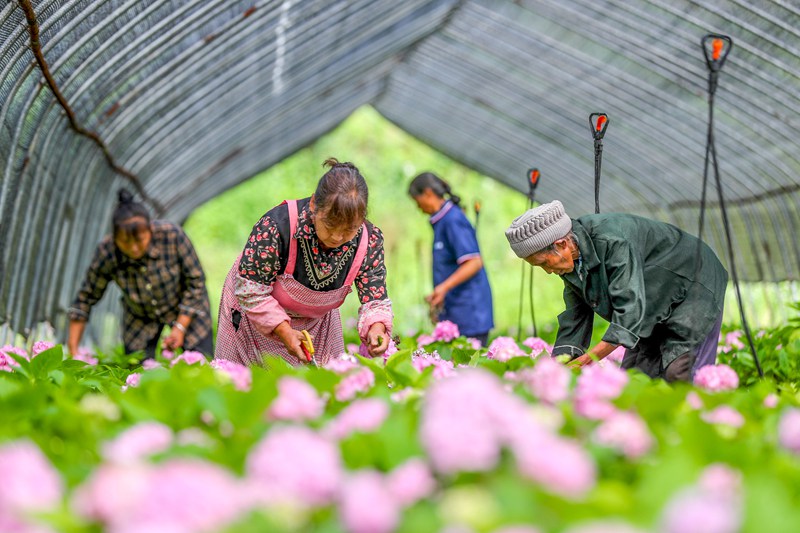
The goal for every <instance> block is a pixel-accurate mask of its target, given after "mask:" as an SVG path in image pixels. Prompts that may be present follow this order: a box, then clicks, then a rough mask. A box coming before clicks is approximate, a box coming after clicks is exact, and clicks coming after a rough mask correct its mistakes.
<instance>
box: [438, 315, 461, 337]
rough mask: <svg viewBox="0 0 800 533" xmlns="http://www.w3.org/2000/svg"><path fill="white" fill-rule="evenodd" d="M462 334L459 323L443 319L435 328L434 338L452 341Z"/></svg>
mask: <svg viewBox="0 0 800 533" xmlns="http://www.w3.org/2000/svg"><path fill="white" fill-rule="evenodd" d="M459 336H461V333H460V332H459V331H458V325H456V323H455V322H451V321H449V320H441V321H439V322H437V323H436V326H435V327H434V328H433V339H434V340H435V341H441V342H450V341H453V340H455V339H457V338H458V337H459Z"/></svg>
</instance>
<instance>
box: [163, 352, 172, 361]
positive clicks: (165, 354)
mask: <svg viewBox="0 0 800 533" xmlns="http://www.w3.org/2000/svg"><path fill="white" fill-rule="evenodd" d="M161 357H163V358H164V359H166V360H167V361H171V360H172V359H174V358H175V352H173V351H172V350H161Z"/></svg>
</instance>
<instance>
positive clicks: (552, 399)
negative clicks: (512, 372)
mask: <svg viewBox="0 0 800 533" xmlns="http://www.w3.org/2000/svg"><path fill="white" fill-rule="evenodd" d="M571 379H572V373H571V372H570V370H569V369H568V368H567V367H566V366H564V365H562V364H561V363H559V362H558V361H556V360H555V359H553V358H552V357H541V358H539V359H538V360H537V362H536V366H534V367H533V369H530V370H527V369H526V370H525V371H524V372H523V381H524V383H525V384H526V385H527V386H528V388H529V389H530V391H531V393H533V395H534V396H536V397H537V398H538V399H539V400H541V401H542V402H544V403H547V404H550V405H553V404H556V403H558V402H561V401H564V400H566V399H567V397H569V384H570V380H571Z"/></svg>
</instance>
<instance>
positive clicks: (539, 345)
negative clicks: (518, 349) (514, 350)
mask: <svg viewBox="0 0 800 533" xmlns="http://www.w3.org/2000/svg"><path fill="white" fill-rule="evenodd" d="M522 345H523V346H525V347H527V348H530V350H531V357H536V356H538V355H541V354H542V352H547V353H548V354H549V353H550V352H552V351H553V347H552V346H551V345H549V344H547V343H546V342H545V341H544V340H542V339H540V338H539V337H528V338H527V339H525V340H524V341H522Z"/></svg>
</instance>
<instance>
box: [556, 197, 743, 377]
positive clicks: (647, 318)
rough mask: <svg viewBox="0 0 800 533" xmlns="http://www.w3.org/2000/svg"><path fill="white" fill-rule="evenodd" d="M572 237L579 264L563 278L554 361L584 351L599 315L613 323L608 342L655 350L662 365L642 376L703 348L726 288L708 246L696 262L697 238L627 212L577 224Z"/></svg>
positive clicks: (656, 363) (723, 274)
mask: <svg viewBox="0 0 800 533" xmlns="http://www.w3.org/2000/svg"><path fill="white" fill-rule="evenodd" d="M572 231H573V233H574V234H575V237H576V239H577V241H578V248H579V250H580V259H579V260H578V261H576V262H575V270H573V271H572V272H570V273H568V274H564V275H562V276H561V278H562V279H563V280H564V303H565V304H566V310H565V311H564V312H563V313H561V314H560V315H559V316H558V336H557V338H556V342H555V346H554V348H553V355H559V354H569V355H570V356H572V357H577V356H579V355H581V354H583V353H585V352H586V350H587V349H588V348H589V343H590V342H591V337H592V325H593V322H594V314H595V313H597V314H598V315H600V316H601V317H603V318H604V319H606V320H607V321H608V322H610V325H609V327H608V330H607V331H606V333H605V335H603V340H604V341H606V342H608V343H611V344H616V345H622V346H624V347H625V348H628V349H630V350H636V348H637V347H638V346H639V345H640V342H644V341H647V343H646V344H649V345H651V346H652V345H653V344H656V345H657V346H658V350H657V351H658V352H660V354H657V355H656V356H653V357H658V356H659V355H660V358H661V360H660V361H651V365H650V367H651V368H650V371H647V370H645V371H646V372H647V373H648V374H650V375H651V376H654V375H658V374H660V372H659V371H658V367H659V366H660V367H661V370H663V369H665V368H666V367H667V365H669V363H671V362H672V361H674V360H675V359H676V358H677V357H678V356H680V355H682V354H684V353H686V352H688V351H690V350H692V349H694V348H696V347H697V346H699V345H700V343H701V342H702V341H703V340H704V339H705V337H706V336H707V335H708V333H709V332H710V331H711V328H712V327H713V326H714V325H715V323H716V321H717V319H718V318H719V316H720V313H721V312H722V308H723V305H724V297H725V287H726V285H727V282H728V273H727V271H726V270H725V268H724V267H723V266H722V264H721V263H720V262H719V259H718V258H717V256H716V254H714V252H713V250H711V248H709V247H708V246H707V245H706V244H705V243H701V244H700V253H699V256H698V239H697V238H696V237H694V236H692V235H689V234H688V233H686V232H684V231H681V230H680V229H678V228H676V227H675V226H672V225H670V224H666V223H663V222H657V221H655V220H650V219H647V218H643V217H638V216H635V215H628V214H623V213H609V214H600V215H586V216H583V217H580V218H578V219H573V221H572ZM698 261H699V262H700V263H699V266H698ZM654 330H655V331H654ZM651 336H653V337H654V338H652V339H650V337H651ZM656 337H657V338H656ZM651 358H652V357H651ZM637 366H639V365H638V364H637ZM653 368H655V370H653ZM643 370H644V369H643Z"/></svg>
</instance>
